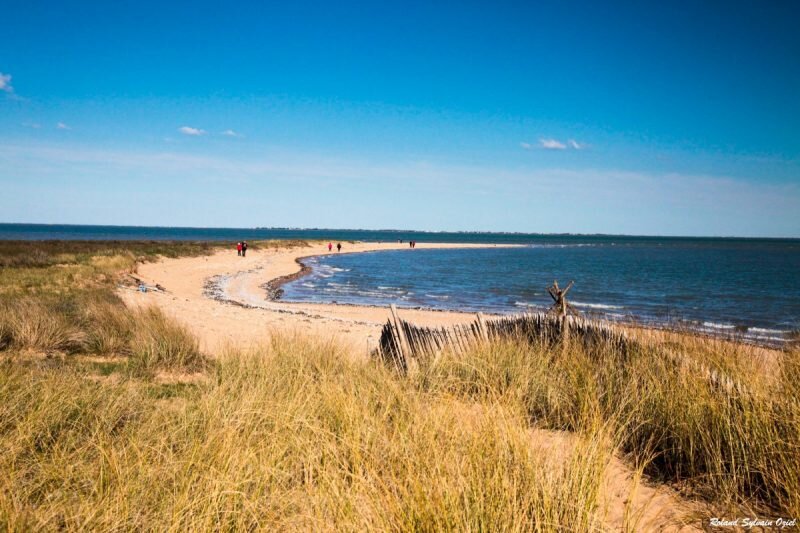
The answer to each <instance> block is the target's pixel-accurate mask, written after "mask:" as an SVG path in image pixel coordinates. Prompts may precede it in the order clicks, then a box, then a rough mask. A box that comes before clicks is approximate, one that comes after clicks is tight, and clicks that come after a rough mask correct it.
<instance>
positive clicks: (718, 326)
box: [703, 322, 736, 329]
mask: <svg viewBox="0 0 800 533" xmlns="http://www.w3.org/2000/svg"><path fill="white" fill-rule="evenodd" d="M703 326H705V327H707V328H712V329H733V328H735V327H736V326H735V325H733V324H718V323H717V322H703Z"/></svg>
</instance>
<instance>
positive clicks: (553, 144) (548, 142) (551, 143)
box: [539, 139, 567, 150]
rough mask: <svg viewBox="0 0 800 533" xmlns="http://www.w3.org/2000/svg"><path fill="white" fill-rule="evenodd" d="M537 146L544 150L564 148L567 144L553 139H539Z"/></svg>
mask: <svg viewBox="0 0 800 533" xmlns="http://www.w3.org/2000/svg"><path fill="white" fill-rule="evenodd" d="M539 146H541V147H542V148H544V149H545V150H566V149H567V145H566V144H564V143H562V142H561V141H557V140H555V139H539Z"/></svg>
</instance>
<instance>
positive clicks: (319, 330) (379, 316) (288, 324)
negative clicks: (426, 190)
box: [120, 242, 501, 356]
mask: <svg viewBox="0 0 800 533" xmlns="http://www.w3.org/2000/svg"><path fill="white" fill-rule="evenodd" d="M499 246H501V245H481V244H452V243H438V244H433V243H419V244H418V245H417V249H416V250H419V249H426V248H427V249H431V248H487V247H499ZM379 250H405V251H406V253H415V252H416V250H411V249H409V247H408V244H400V243H354V244H350V243H346V244H345V245H344V248H343V250H342V252H341V253H357V252H370V251H379ZM332 253H334V254H335V253H337V252H336V249H335V248H334V251H333V252H332ZM328 254H329V252H328V249H327V243H321V242H316V243H311V245H310V246H296V247H288V248H287V247H283V248H264V249H258V250H256V249H251V250H249V251H248V252H247V257H238V256H237V255H236V253H235V251H233V252H232V251H228V250H226V251H220V252H217V253H215V254H213V255H209V256H202V257H189V258H178V259H162V260H160V261H158V262H155V263H145V264H142V265H139V267H138V270H137V275H138V276H139V277H140V278H141V279H142V280H144V281H145V282H146V283H148V284H150V285H155V284H159V285H161V286H163V287H165V288H166V290H167V292H165V293H160V292H153V291H151V292H147V293H140V292H138V291H135V290H131V289H120V296H121V297H122V298H123V300H124V301H125V303H126V304H127V305H129V306H131V307H138V306H148V305H157V306H159V307H160V308H161V309H162V310H164V311H165V312H166V313H167V314H169V315H170V316H172V317H174V318H176V319H177V320H179V321H180V322H182V323H184V324H186V325H187V326H189V327H190V328H191V329H192V331H194V332H195V333H196V334H197V335H198V337H199V338H200V342H201V347H202V349H203V350H204V351H206V352H208V353H210V354H217V353H220V352H221V351H223V350H224V348H225V347H227V346H231V345H237V346H248V345H251V344H256V343H259V342H263V341H264V340H267V339H268V338H269V337H270V335H272V334H274V333H276V332H280V333H288V334H292V333H296V332H299V333H311V334H315V335H321V336H326V337H330V336H335V337H337V339H338V340H339V341H341V342H347V343H349V344H350V345H351V347H352V348H353V349H354V350H353V351H354V353H358V354H364V355H365V356H366V354H368V353H369V351H370V350H371V349H372V348H374V347H375V346H376V345H377V341H378V337H379V335H380V328H381V326H382V325H383V324H384V323H385V322H386V320H387V319H388V317H389V309H388V307H386V308H380V307H368V306H354V305H337V304H307V303H291V302H284V301H280V300H278V301H270V300H268V299H267V293H266V290H265V289H263V288H262V285H264V284H266V283H267V282H269V281H271V280H274V279H276V278H280V277H282V276H289V275H292V274H296V273H298V272H299V271H300V270H301V267H300V265H299V264H298V263H297V262H296V259H297V258H299V257H306V256H312V255H314V256H317V255H328ZM215 277H218V278H217V281H218V283H217V285H218V286H219V287H220V288H221V289H222V290H223V292H224V295H225V298H227V299H228V300H231V301H233V302H235V303H238V304H243V305H244V306H246V307H243V306H241V305H232V304H231V303H223V302H220V301H217V300H215V299H213V298H211V297H210V296H208V295H207V294H206V286H207V284H208V282H209V280H212V279H213V278H215ZM401 314H402V316H403V317H404V318H406V319H408V320H410V321H413V322H415V323H417V324H424V325H431V326H436V325H449V324H455V323H460V322H469V321H471V320H473V319H474V315H473V314H467V313H458V312H441V311H430V310H418V309H403V310H401Z"/></svg>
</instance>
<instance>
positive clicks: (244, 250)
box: [242, 241, 247, 257]
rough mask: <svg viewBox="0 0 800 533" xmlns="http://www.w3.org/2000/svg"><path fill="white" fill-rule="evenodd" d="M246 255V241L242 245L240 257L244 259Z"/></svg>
mask: <svg viewBox="0 0 800 533" xmlns="http://www.w3.org/2000/svg"><path fill="white" fill-rule="evenodd" d="M246 254H247V241H244V242H243V243H242V257H244V256H245V255H246Z"/></svg>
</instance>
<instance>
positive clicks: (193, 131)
mask: <svg viewBox="0 0 800 533" xmlns="http://www.w3.org/2000/svg"><path fill="white" fill-rule="evenodd" d="M178 131H179V132H181V133H183V134H184V135H195V136H199V135H205V134H206V130H201V129H200V128H192V127H191V126H181V127H180V128H178Z"/></svg>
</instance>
